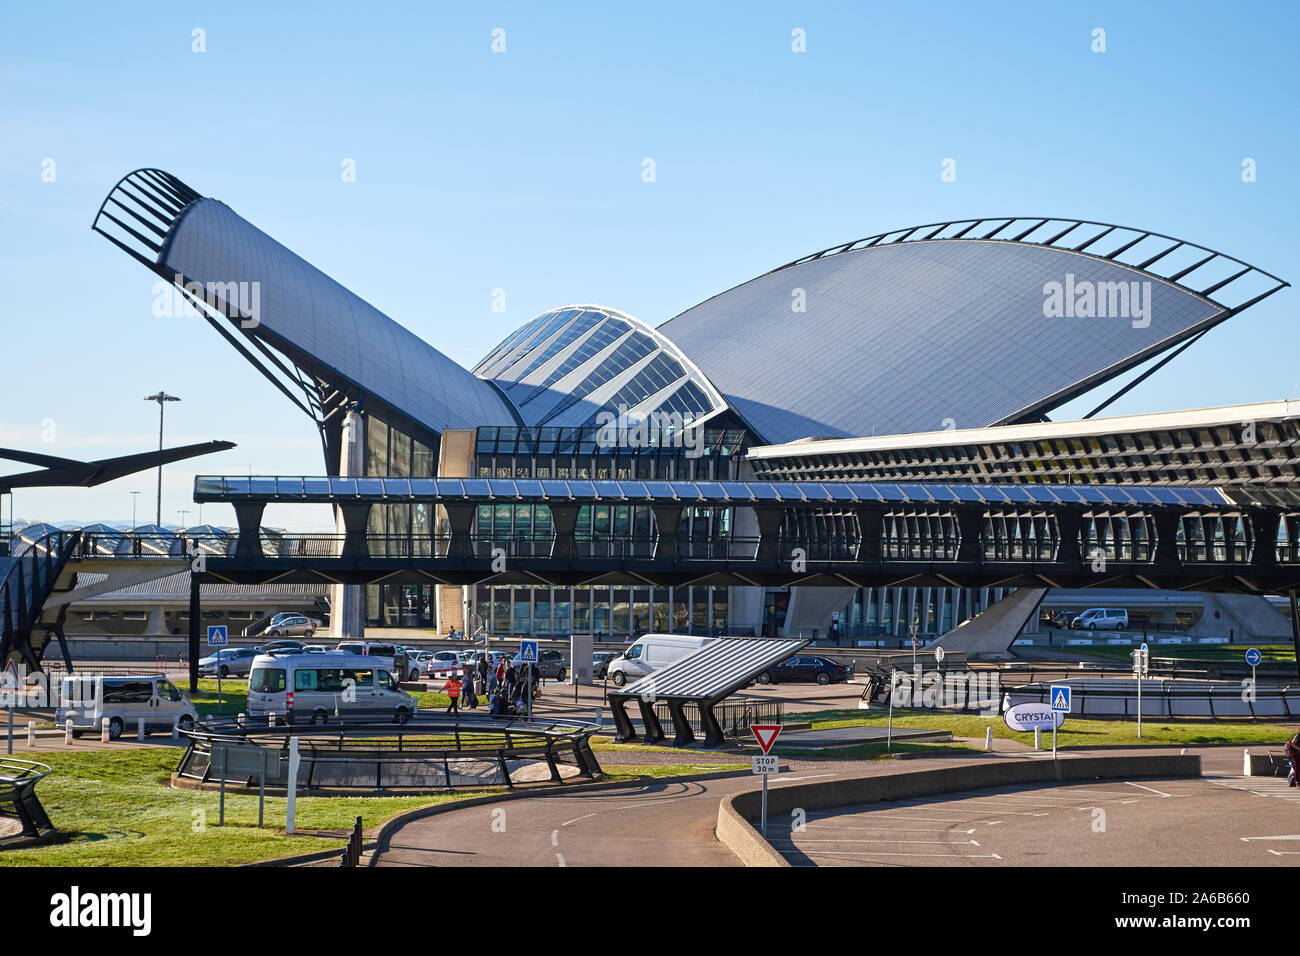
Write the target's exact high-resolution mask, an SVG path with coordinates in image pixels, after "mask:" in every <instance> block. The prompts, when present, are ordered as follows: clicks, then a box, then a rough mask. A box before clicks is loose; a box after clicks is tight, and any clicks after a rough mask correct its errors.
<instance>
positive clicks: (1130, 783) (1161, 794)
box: [1124, 780, 1169, 797]
mask: <svg viewBox="0 0 1300 956" xmlns="http://www.w3.org/2000/svg"><path fill="white" fill-rule="evenodd" d="M1124 783H1126V784H1127V785H1128V786H1130V787H1137V788H1138V789H1139V790H1145V791H1147V792H1148V793H1154V794H1155V795H1156V796H1157V797H1167V796H1169V794H1167V793H1165V792H1164V791H1163V790H1157V789H1155V788H1154V787H1144V786H1142V784H1140V783H1134V782H1133V781H1132V780H1125V781H1124Z"/></svg>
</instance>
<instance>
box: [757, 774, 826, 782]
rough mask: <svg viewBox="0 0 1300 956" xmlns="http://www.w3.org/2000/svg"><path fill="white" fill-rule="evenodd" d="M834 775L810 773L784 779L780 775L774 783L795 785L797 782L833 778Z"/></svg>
mask: <svg viewBox="0 0 1300 956" xmlns="http://www.w3.org/2000/svg"><path fill="white" fill-rule="evenodd" d="M833 776H835V774H833V773H810V774H805V775H804V776H802V777H782V776H780V775H779V774H778V775H777V776H776V777H775V778H773V780H772V783H774V784H776V783H794V782H795V781H796V780H816V779H817V778H818V777H833Z"/></svg>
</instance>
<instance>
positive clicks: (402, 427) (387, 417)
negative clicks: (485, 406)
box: [362, 412, 438, 628]
mask: <svg viewBox="0 0 1300 956" xmlns="http://www.w3.org/2000/svg"><path fill="white" fill-rule="evenodd" d="M362 414H363V417H364V418H365V422H366V426H365V437H366V452H365V464H364V474H366V475H368V476H369V475H379V476H400V477H409V478H432V477H434V476H435V475H436V473H437V470H438V451H437V447H438V446H437V442H436V440H435V439H434V438H433V436H431V435H428V434H426V433H424V432H423V429H420V428H418V427H417V426H415V425H414V424H413V423H411V422H410V421H409V420H407V419H404V418H401V417H400V416H397V415H392V414H380V413H378V412H363V413H362ZM434 530H435V528H434V516H433V513H432V509H430V508H429V507H427V506H426V505H423V504H415V505H410V504H393V505H375V506H374V507H373V508H371V509H370V519H369V522H368V524H367V527H366V533H367V534H368V535H371V536H373V537H377V538H381V539H382V540H372V541H371V543H370V547H371V549H372V551H373V552H374V553H386V554H402V555H405V554H415V555H424V556H429V555H431V554H432V553H433V537H432V534H433V532H434ZM435 587H436V585H433V584H371V585H368V586H367V587H366V600H365V605H366V610H365V621H366V625H367V626H368V627H423V628H432V627H436V626H437V623H438V622H437V613H436V608H437V600H436V597H435V593H434V589H435Z"/></svg>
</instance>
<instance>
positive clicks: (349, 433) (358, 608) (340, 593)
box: [239, 408, 366, 637]
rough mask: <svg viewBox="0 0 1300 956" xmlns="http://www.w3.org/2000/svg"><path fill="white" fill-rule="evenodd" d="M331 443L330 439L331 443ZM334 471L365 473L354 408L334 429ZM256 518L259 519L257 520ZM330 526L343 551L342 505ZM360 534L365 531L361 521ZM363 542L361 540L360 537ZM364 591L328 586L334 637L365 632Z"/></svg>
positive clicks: (346, 529) (361, 425) (361, 430)
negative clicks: (338, 536)
mask: <svg viewBox="0 0 1300 956" xmlns="http://www.w3.org/2000/svg"><path fill="white" fill-rule="evenodd" d="M331 444H332V442H331ZM337 448H338V459H337V462H338V474H339V476H340V477H343V478H357V477H360V476H361V475H364V474H365V471H366V469H365V454H366V421H365V419H364V418H362V417H361V413H360V412H359V411H357V409H355V408H354V409H352V410H350V411H349V412H348V413H347V414H346V415H345V416H344V417H343V424H342V425H341V426H339V431H338V446H337ZM259 520H260V519H259ZM334 528H335V532H336V533H338V534H343V535H345V537H344V553H347V546H348V538H349V537H351V532H352V528H351V527H350V525H349V522H348V521H347V514H346V506H339V507H337V508H335V510H334ZM239 531H240V533H239V540H240V543H241V544H242V543H243V541H244V529H243V527H242V525H241V527H240V529H239ZM360 533H361V534H362V535H364V534H365V521H364V520H363V521H362V522H361V528H360ZM363 542H364V539H363ZM364 603H365V592H364V591H363V590H362V588H361V585H359V584H335V585H333V586H332V587H331V588H330V633H331V634H332V635H333V636H335V637H361V636H363V635H364V634H365V610H364Z"/></svg>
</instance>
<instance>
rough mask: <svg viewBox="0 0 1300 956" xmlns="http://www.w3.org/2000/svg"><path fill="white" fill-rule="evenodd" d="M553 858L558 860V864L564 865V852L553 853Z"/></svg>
mask: <svg viewBox="0 0 1300 956" xmlns="http://www.w3.org/2000/svg"><path fill="white" fill-rule="evenodd" d="M555 859H556V860H557V861H558V862H559V865H560V866H564V865H565V863H564V854H563V853H557V854H555Z"/></svg>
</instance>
